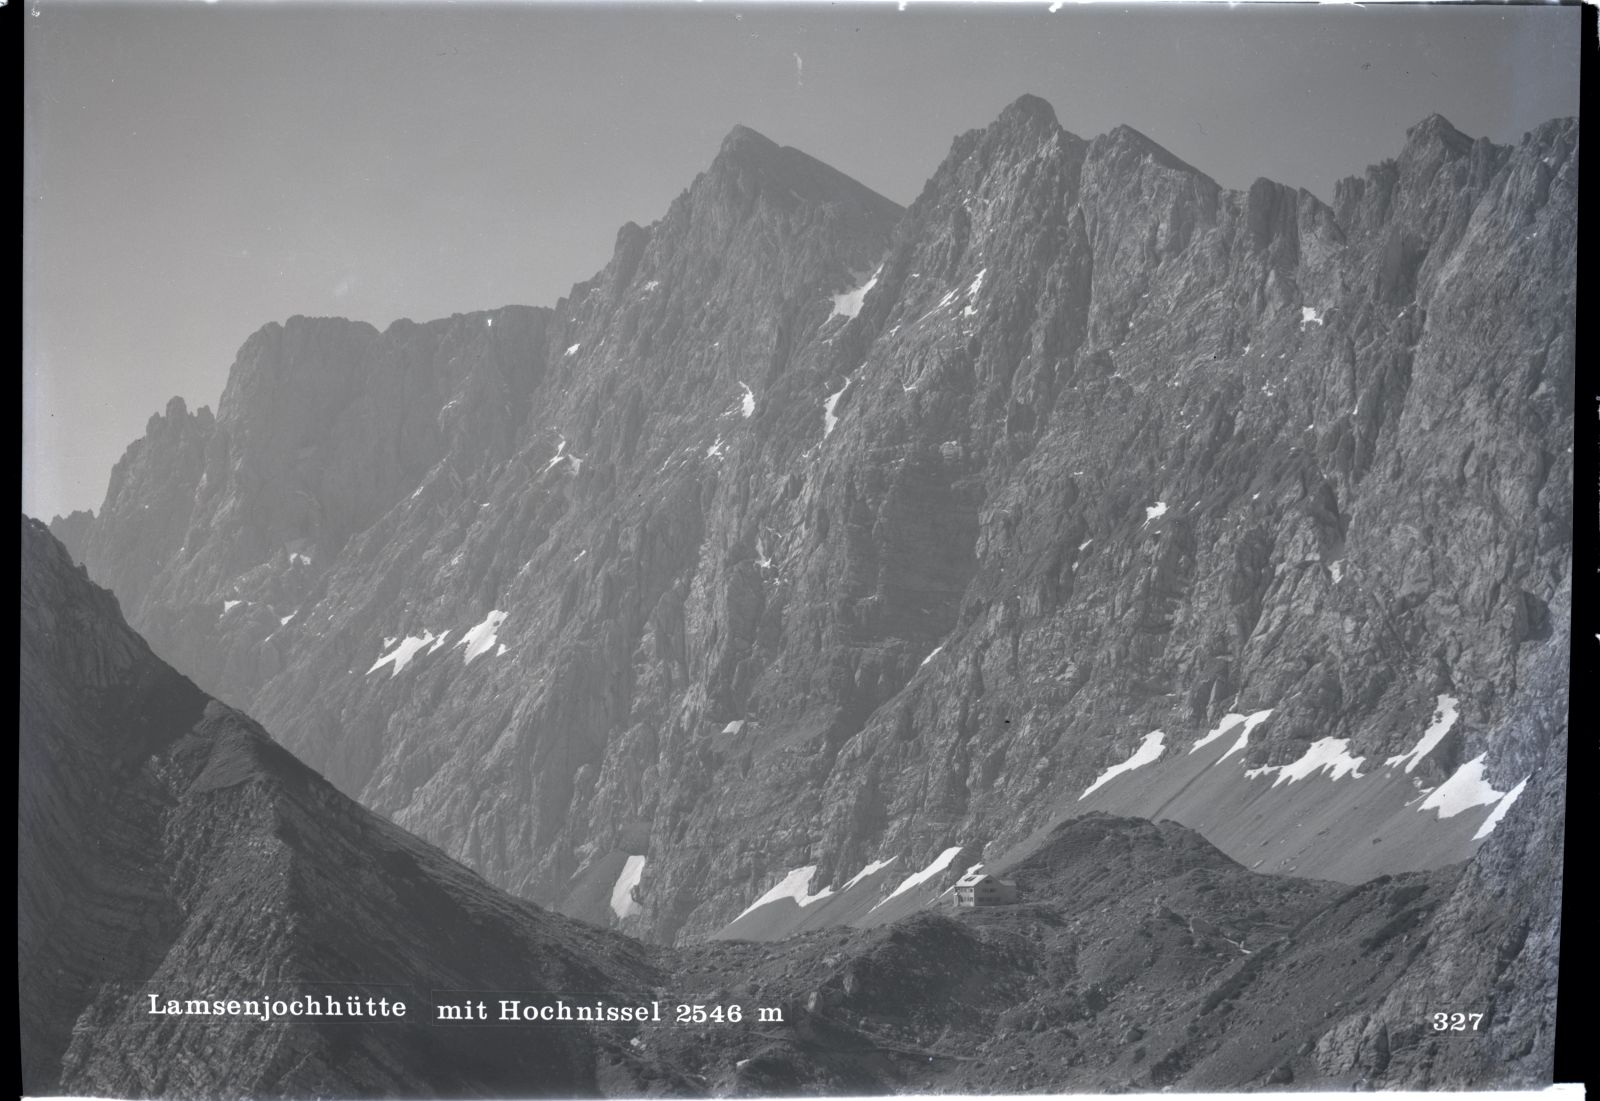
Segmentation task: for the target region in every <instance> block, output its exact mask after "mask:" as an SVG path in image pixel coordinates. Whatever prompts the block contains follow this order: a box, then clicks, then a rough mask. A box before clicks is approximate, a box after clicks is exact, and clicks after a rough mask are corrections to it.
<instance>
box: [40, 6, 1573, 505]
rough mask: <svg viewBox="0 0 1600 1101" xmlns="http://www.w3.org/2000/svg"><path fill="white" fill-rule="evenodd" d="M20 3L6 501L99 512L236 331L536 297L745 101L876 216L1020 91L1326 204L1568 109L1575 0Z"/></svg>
mask: <svg viewBox="0 0 1600 1101" xmlns="http://www.w3.org/2000/svg"><path fill="white" fill-rule="evenodd" d="M31 14H32V16H33V17H32V18H29V19H26V20H25V21H24V22H25V24H26V36H25V50H26V53H25V62H26V66H27V73H26V90H27V104H26V112H27V114H26V125H27V131H26V138H25V144H26V153H27V160H26V162H25V230H26V261H25V263H26V268H25V286H24V310H23V313H24V348H23V351H24V368H23V385H24V412H23V430H24V444H23V508H24V510H25V511H27V512H29V513H31V514H33V515H37V516H41V517H44V518H49V516H50V515H51V514H53V513H56V512H65V511H67V510H68V509H71V508H88V507H93V508H98V507H99V505H100V500H101V498H102V497H103V496H104V493H105V487H106V479H107V476H108V475H109V473H110V469H111V465H112V464H113V463H114V462H115V461H116V460H117V458H118V457H119V456H120V455H121V454H122V451H123V449H124V448H125V447H126V446H127V445H128V444H129V443H130V442H131V441H132V440H133V439H134V438H135V437H136V436H138V435H140V434H141V433H142V432H143V430H144V423H145V421H146V419H147V418H148V417H149V415H150V414H151V413H153V412H156V411H158V410H159V409H161V408H162V407H163V406H164V405H165V403H166V400H167V398H169V397H170V396H171V395H173V394H181V395H183V397H184V398H185V399H187V400H188V402H189V404H190V407H191V408H193V407H196V406H199V405H202V404H209V405H211V406H212V407H213V408H215V404H216V400H217V398H218V396H219V395H220V394H221V392H222V386H223V383H224V381H225V380H226V377H227V371H228V368H229V366H230V365H231V364H232V362H233V356H234V353H235V351H236V350H237V349H238V347H239V345H240V344H242V343H243V341H244V339H245V338H246V337H247V336H248V335H249V334H250V333H252V332H253V331H255V330H256V329H257V328H259V327H260V326H261V325H262V324H264V323H266V322H268V321H273V320H282V319H284V318H287V317H288V316H290V315H292V314H297V313H301V314H311V315H326V314H337V315H342V316H346V317H355V318H361V319H364V320H367V321H370V322H372V323H373V324H375V325H377V326H378V327H380V328H382V327H384V326H386V325H387V324H388V323H389V322H390V321H393V320H394V319H396V318H400V317H410V318H412V319H415V320H425V319H428V318H434V317H441V316H446V315H448V314H450V313H452V312H456V311H466V310H473V309H483V308H489V307H494V306H500V305H506V304H509V303H527V304H531V305H547V304H552V303H554V301H555V299H556V298H558V297H559V296H560V295H562V294H564V293H565V292H566V291H567V290H568V288H570V287H571V285H572V284H573V283H575V282H578V281H580V280H582V279H585V278H587V277H588V276H589V275H591V274H592V273H593V272H594V271H595V270H596V269H597V268H599V267H600V266H601V265H602V264H604V263H605V261H606V259H607V258H608V257H609V255H610V251H611V246H612V244H613V242H614V240H615V236H616V230H617V228H618V226H619V225H621V224H622V223H623V222H624V221H628V220H633V221H636V222H639V223H641V224H648V223H649V222H652V221H654V220H655V219H656V218H658V217H660V216H661V214H663V213H664V212H665V210H666V207H667V205H668V203H670V202H671V200H672V199H673V197H674V196H675V195H677V194H678V193H679V192H680V191H682V190H683V189H684V188H685V187H687V186H688V184H689V183H690V181H691V180H692V179H693V178H694V176H695V174H696V173H697V172H699V171H700V170H702V169H703V168H704V167H705V166H706V165H707V164H708V163H709V162H710V160H711V158H712V157H713V156H714V155H715V153H716V150H717V146H718V145H719V143H720V142H721V139H722V137H723V135H724V134H725V133H726V132H727V131H728V129H729V128H730V127H732V126H733V125H734V124H735V123H739V122H742V123H744V124H746V125H749V126H752V127H754V128H755V129H757V130H759V131H761V132H762V133H764V134H766V135H767V136H768V137H770V138H772V139H773V140H775V141H778V142H780V143H782V144H785V145H793V146H796V147H797V148H800V149H803V150H805V151H806V152H808V153H810V154H812V155H813V156H816V157H818V158H820V159H822V160H824V161H826V162H828V163H830V164H832V165H834V166H835V167H837V168H839V169H840V170H841V171H843V172H846V173H848V174H849V175H851V176H854V177H855V178H857V179H859V180H861V181H862V182H863V183H865V184H867V185H868V186H870V187H873V188H875V189H877V190H878V191H881V192H882V193H884V194H885V195H888V196H889V197H890V198H893V199H895V200H896V201H898V202H901V203H909V202H910V201H911V200H912V199H913V198H915V197H916V195H917V193H918V192H919V191H920V190H921V187H922V184H923V182H924V181H925V180H926V179H927V177H928V176H929V175H931V174H932V172H933V170H934V168H935V167H937V165H938V163H939V161H940V160H941V159H942V158H943V156H944V154H945V153H946V152H947V151H948V149H949V146H950V142H951V140H952V139H953V138H954V137H955V135H956V134H958V133H960V132H961V131H963V130H967V129H971V128H973V127H979V126H983V125H986V124H987V123H988V122H990V121H991V120H992V119H993V118H994V116H995V115H997V114H998V113H999V111H1000V110H1001V108H1003V107H1004V106H1005V105H1006V104H1007V103H1009V102H1010V101H1012V100H1013V99H1015V98H1016V97H1017V96H1018V95H1020V94H1022V93H1023V92H1033V93H1035V94H1037V95H1040V96H1043V97H1044V98H1045V99H1047V100H1049V101H1050V103H1051V104H1052V105H1053V106H1054V107H1055V109H1056V114H1057V117H1058V118H1059V119H1060V120H1061V124H1062V125H1063V126H1065V127H1066V128H1067V129H1069V130H1071V131H1073V132H1075V133H1077V134H1080V135H1082V136H1084V137H1092V136H1094V135H1095V134H1098V133H1102V132H1104V131H1105V130H1108V129H1110V128H1111V127H1112V126H1115V125H1116V124H1118V123H1121V122H1126V123H1128V124H1130V125H1132V126H1134V127H1136V128H1137V129H1139V130H1142V131H1144V132H1145V133H1146V134H1148V135H1150V136H1151V137H1152V138H1154V139H1155V140H1156V141H1158V142H1160V143H1161V144H1163V145H1165V146H1166V147H1167V148H1168V149H1170V150H1172V151H1173V152H1174V153H1176V154H1177V155H1178V156H1180V157H1183V158H1184V159H1185V160H1188V161H1189V162H1190V163H1192V164H1194V165H1196V166H1197V167H1199V168H1201V169H1202V170H1204V171H1206V172H1208V173H1210V174H1211V175H1212V176H1213V177H1215V178H1216V179H1217V180H1218V181H1220V182H1221V183H1223V184H1224V185H1227V186H1232V187H1239V186H1247V185H1248V184H1249V183H1250V182H1251V181H1252V180H1253V179H1255V178H1256V177H1257V176H1268V177H1270V178H1273V179H1276V180H1280V181H1283V182H1286V183H1291V184H1296V185H1300V186H1304V187H1307V188H1310V189H1311V190H1312V191H1314V192H1316V193H1317V194H1319V195H1321V196H1323V197H1324V198H1326V197H1328V196H1329V194H1330V193H1331V191H1332V187H1333V183H1334V181H1335V180H1336V179H1338V178H1339V177H1341V176H1345V175H1351V174H1357V173H1359V172H1360V171H1362V170H1363V169H1364V168H1365V167H1366V165H1368V164H1370V163H1373V162H1376V161H1378V160H1381V159H1383V158H1385V157H1388V156H1393V155H1394V154H1395V153H1397V152H1398V150H1399V148H1400V143H1401V141H1402V140H1403V136H1404V131H1405V128H1406V127H1407V126H1409V125H1411V124H1412V123H1413V122H1415V121H1416V120H1418V119H1419V118H1421V117H1423V116H1424V115H1426V114H1428V113H1430V112H1433V111H1438V112H1441V113H1443V114H1444V115H1445V116H1446V117H1448V118H1449V119H1450V120H1451V121H1452V122H1454V123H1455V124H1456V125H1457V126H1458V127H1460V128H1461V129H1463V130H1465V131H1466V132H1467V133H1469V134H1471V135H1473V136H1478V135H1488V136H1489V137H1491V138H1493V139H1495V140H1497V141H1510V140H1515V139H1516V138H1517V137H1519V136H1520V135H1521V134H1522V133H1523V132H1524V131H1526V130H1527V129H1529V128H1530V127H1532V126H1534V125H1536V124H1538V123H1539V122H1542V121H1544V120H1545V119H1548V118H1552V117H1555V116H1560V115H1575V114H1576V113H1577V110H1578V46H1579V40H1578V35H1579V33H1580V32H1579V13H1578V10H1577V9H1576V8H1565V9H1555V8H1535V7H1481V8H1461V7H1451V8H1448V9H1444V8H1414V7H1404V8H1400V7H1386V6H1378V7H1366V8H1357V7H1354V6H1344V5H1341V6H1327V5H1314V6H1299V5H1296V6H1291V7H1283V8H1279V7H1268V6H1267V5H1254V4H1252V5H1241V6H1238V7H1232V8H1229V7H1222V6H1210V5H1206V6H1204V7H1203V9H1202V8H1201V7H1200V6H1186V7H1185V8H1182V9H1175V8H1172V7H1157V6H1142V7H1133V8H1129V7H1123V6H1115V7H1114V6H1112V5H1109V4H1106V5H1093V6H1087V7H1081V6H1077V5H1075V4H1073V3H1071V2H1070V0H1069V3H1068V4H1067V5H1066V6H1064V7H1063V8H1062V9H1061V10H1060V11H1057V12H1055V13H1050V12H1048V11H1047V4H1046V3H1044V2H1040V3H1037V4H1028V5H1007V6H998V5H991V6H989V7H987V8H984V9H976V8H966V7H956V6H954V5H935V6H926V5H919V4H917V3H916V2H915V0H913V2H912V3H911V4H910V6H909V7H908V8H907V10H905V11H903V12H902V11H897V10H896V7H895V5H894V4H893V3H880V4H873V5H870V6H869V5H865V4H848V3H841V4H835V5H832V6H829V7H799V6H795V5H774V4H770V3H769V4H760V5H736V4H730V3H720V4H719V3H707V4H703V5H692V6H688V7H677V6H672V7H667V6H662V5H657V6H655V7H653V8H650V9H644V8H630V7H623V6H620V5H614V4H613V5H599V4H591V5H589V6H587V7H584V8H581V9H580V8H577V7H572V6H556V5H542V6H512V5H501V6H469V5H462V4H455V5H450V6H448V7H445V6H435V5H422V4H413V5H406V6H389V5H379V4H370V3H369V4H365V5H361V6H356V5H344V6H334V5H325V4H318V5H308V4H293V5H290V4H281V5H276V6H267V5H259V6H258V5H249V6H246V5H241V4H234V3H230V2H223V3H219V4H206V5H200V4H184V5H181V6H180V5H164V6H146V5H133V4H119V5H116V6H90V5H88V4H84V3H65V2H62V0H57V2H55V3H52V2H51V0H36V2H34V6H33V8H32V9H31Z"/></svg>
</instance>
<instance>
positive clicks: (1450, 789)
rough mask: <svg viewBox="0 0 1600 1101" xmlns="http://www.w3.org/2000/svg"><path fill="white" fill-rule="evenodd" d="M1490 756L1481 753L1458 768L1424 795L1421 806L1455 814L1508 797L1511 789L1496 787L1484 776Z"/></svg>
mask: <svg viewBox="0 0 1600 1101" xmlns="http://www.w3.org/2000/svg"><path fill="white" fill-rule="evenodd" d="M1486 756H1487V754H1484V753H1480V754H1478V755H1477V756H1476V757H1474V758H1473V759H1472V760H1470V761H1468V762H1467V763H1466V764H1464V765H1462V766H1461V767H1460V768H1458V769H1456V770H1455V772H1454V773H1453V774H1451V776H1450V779H1448V780H1446V781H1445V782H1444V783H1442V784H1440V785H1439V786H1438V787H1436V788H1434V789H1433V794H1432V795H1430V796H1428V797H1427V798H1426V799H1424V800H1423V801H1422V806H1420V807H1418V808H1417V809H1418V810H1436V811H1438V812H1439V817H1440V818H1441V819H1444V818H1454V817H1455V816H1456V815H1458V814H1460V813H1461V812H1462V811H1464V810H1469V809H1471V808H1472V807H1481V806H1486V805H1488V804H1489V803H1495V802H1498V801H1500V800H1502V799H1504V798H1505V797H1506V796H1507V795H1509V794H1510V792H1505V791H1496V790H1494V788H1493V787H1491V786H1490V785H1489V782H1488V781H1487V780H1485V779H1484V778H1483V759H1484V757H1486ZM1497 809H1498V808H1497ZM1507 809H1508V810H1509V809H1510V807H1509V806H1508V807H1507Z"/></svg>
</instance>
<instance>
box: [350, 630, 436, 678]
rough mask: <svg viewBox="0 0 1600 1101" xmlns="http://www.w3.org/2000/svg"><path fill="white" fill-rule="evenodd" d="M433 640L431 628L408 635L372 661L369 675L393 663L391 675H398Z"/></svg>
mask: <svg viewBox="0 0 1600 1101" xmlns="http://www.w3.org/2000/svg"><path fill="white" fill-rule="evenodd" d="M433 641H434V635H433V632H432V631H429V630H424V631H423V632H422V633H421V634H420V635H407V636H406V637H405V638H404V639H402V640H401V641H400V644H399V645H398V646H396V647H395V648H394V649H393V650H391V651H390V652H389V653H387V654H384V655H383V656H382V657H380V658H379V659H378V660H377V661H375V662H373V663H372V667H371V668H370V669H368V670H367V676H369V677H370V676H371V675H372V674H373V673H376V672H377V671H378V670H379V669H382V668H383V667H384V666H385V665H393V666H394V668H393V670H392V671H391V672H390V673H389V676H390V677H391V678H394V677H398V676H399V675H400V671H401V670H402V669H404V668H405V667H406V666H407V665H409V664H411V659H412V658H414V657H416V656H417V652H418V651H419V650H421V649H422V648H423V647H424V646H426V645H428V644H429V643H430V642H433ZM429 652H430V653H431V652H432V651H429Z"/></svg>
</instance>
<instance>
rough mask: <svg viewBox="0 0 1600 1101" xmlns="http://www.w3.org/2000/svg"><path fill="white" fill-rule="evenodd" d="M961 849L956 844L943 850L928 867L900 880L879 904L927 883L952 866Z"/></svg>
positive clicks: (874, 908) (875, 907)
mask: <svg viewBox="0 0 1600 1101" xmlns="http://www.w3.org/2000/svg"><path fill="white" fill-rule="evenodd" d="M960 851H961V846H960V845H956V846H955V847H954V848H949V849H946V850H945V851H944V852H942V853H940V854H939V855H938V856H936V857H934V859H933V863H932V864H929V865H928V866H927V867H926V868H924V869H922V871H920V872H913V873H912V874H911V875H908V876H906V877H905V878H904V879H902V880H901V881H900V886H898V887H896V888H895V889H894V890H892V891H890V892H889V893H888V895H886V896H885V897H884V899H883V902H879V903H878V906H882V905H883V903H884V902H888V901H889V899H891V898H894V897H895V896H896V895H903V894H905V893H906V892H907V891H909V890H911V888H913V887H915V886H917V885H918V884H921V883H926V882H927V881H928V880H930V879H932V878H933V877H934V876H936V875H938V874H939V873H940V872H942V871H944V870H945V869H946V868H948V867H949V866H950V861H952V860H954V859H955V858H956V853H958V852H960ZM878 906H874V907H873V908H872V909H873V910H876V909H877V908H878ZM871 912H872V911H871V910H869V911H868V913H871Z"/></svg>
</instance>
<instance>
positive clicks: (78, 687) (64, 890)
mask: <svg viewBox="0 0 1600 1101" xmlns="http://www.w3.org/2000/svg"><path fill="white" fill-rule="evenodd" d="M22 579H23V585H22V634H21V744H20V747H19V750H20V761H21V764H22V768H23V772H24V775H25V777H26V781H27V782H26V783H24V784H23V785H22V787H21V788H20V789H19V799H20V801H19V804H18V813H17V827H18V847H17V858H18V873H19V874H18V883H17V888H18V891H17V918H18V940H17V963H18V978H19V981H18V992H19V998H20V1003H19V1005H20V1010H21V1014H20V1016H21V1020H22V1022H23V1023H22V1033H21V1051H22V1069H23V1078H24V1083H25V1087H24V1088H25V1090H26V1092H28V1093H30V1094H35V1095H41V1094H51V1093H58V1092H59V1093H70V1094H74V1095H81V1096H102V1095H103V1096H118V1097H304V1096H310V1095H314V1094H333V1095H338V1096H345V1097H361V1096H385V1097H393V1096H426V1097H451V1096H482V1095H484V1094H502V1095H518V1096H525V1095H529V1094H539V1095H551V1094H553V1095H558V1096H577V1095H582V1094H586V1093H593V1092H595V1091H596V1089H597V1088H598V1087H597V1085H596V1080H597V1079H596V1075H597V1073H598V1071H597V1067H600V1066H602V1065H607V1064H608V1063H614V1062H616V1060H617V1059H621V1060H623V1061H626V1055H625V1054H619V1055H617V1056H615V1057H612V1056H608V1055H607V1054H606V1050H607V1049H608V1047H610V1048H621V1047H623V1046H624V1042H623V1039H622V1038H620V1037H615V1036H612V1037H608V1035H607V1033H606V1031H605V1030H604V1029H601V1030H598V1031H595V1032H591V1033H575V1032H573V1031H571V1030H565V1031H561V1032H559V1033H547V1034H546V1035H545V1036H544V1037H543V1038H542V1040H541V1042H540V1043H538V1044H529V1043H528V1042H527V1041H526V1038H525V1037H523V1036H522V1035H520V1034H519V1033H518V1032H517V1031H516V1030H512V1031H511V1032H509V1033H508V1032H507V1030H505V1029H489V1028H479V1029H466V1028H456V1029H453V1030H452V1029H448V1028H441V1027H440V1026H439V1025H437V1024H436V1023H435V1022H434V1021H433V1020H432V1010H433V1002H432V998H433V995H434V994H435V992H438V991H450V990H465V989H478V990H507V989H522V990H528V991H537V990H547V991H548V990H607V991H615V992H617V994H624V993H626V992H628V991H636V992H637V991H645V990H648V989H650V988H651V987H652V986H653V984H654V982H655V981H657V980H658V978H659V974H658V972H657V971H656V970H655V968H654V967H653V966H652V965H651V964H650V963H649V962H648V961H647V960H646V959H645V957H644V955H643V953H642V952H641V951H640V950H639V948H638V946H637V945H634V944H632V943H631V942H628V941H626V940H624V939H623V938H621V937H618V936H615V935H597V934H596V932H595V931H593V930H588V929H585V928H583V927H581V926H579V925H578V924H577V923H576V922H572V921H570V920H568V919H565V918H561V917H558V916H555V915H551V914H547V913H544V912H541V911H539V910H537V909H536V908H534V907H532V906H530V905H528V904H526V903H522V902H518V901H516V900H513V899H511V898H510V897H508V896H506V895H503V894H501V893H500V892H498V891H496V890H494V889H493V888H491V887H489V886H488V885H487V884H485V883H484V882H483V881H482V880H481V879H479V878H478V877H477V876H476V875H474V874H473V873H472V872H470V871H468V870H467V869H465V868H463V867H461V866H460V865H459V864H456V863H455V862H454V861H452V860H450V859H448V858H447V857H445V856H444V855H443V854H441V853H439V852H437V851H436V850H433V849H431V848H429V847H428V846H426V845H424V844H422V843H420V842H418V841H417V840H416V839H415V838H412V837H410V836H408V835H406V834H405V833H404V832H402V831H401V830H399V829H396V828H395V827H394V826H393V825H391V824H389V823H388V822H386V821H384V820H382V819H380V818H378V817H376V816H375V815H373V814H371V813H369V812H367V811H364V810H362V809H361V808H360V807H358V806H356V805H355V804H354V803H352V802H351V801H350V800H348V799H346V798H345V797H344V796H342V795H339V794H338V793H337V792H336V791H334V789H333V788H332V787H331V786H330V785H329V784H327V783H326V782H325V781H324V780H322V779H321V778H320V777H318V776H317V775H315V774H314V773H312V772H311V771H310V770H309V769H307V768H306V767H305V766H303V765H301V764H300V763H299V762H298V761H295V760H294V759H293V758H292V757H290V756H289V755H288V754H287V753H285V752H284V751H283V750H282V749H281V748H279V747H278V746H277V745H276V744H274V743H273V742H272V741H271V740H270V739H269V738H268V737H267V736H266V735H265V734H264V733H263V732H262V731H261V729H260V728H259V727H258V726H256V724H255V723H253V722H252V721H251V720H249V719H248V718H246V717H245V716H243V715H241V714H239V713H238V712H235V711H233V710H231V709H229V708H227V707H225V706H223V705H221V704H219V703H217V702H216V701H215V700H211V699H209V698H207V697H206V696H205V695H204V694H203V693H202V692H201V691H200V690H199V689H198V688H196V687H195V686H194V685H193V684H192V683H191V682H189V681H188V680H187V679H186V678H184V677H182V676H181V675H179V674H178V673H176V672H174V671H173V670H172V669H171V668H170V667H168V666H166V665H165V664H164V663H162V662H161V661H160V660H158V659H157V658H156V657H155V656H154V655H153V654H152V653H151V652H150V650H149V648H148V647H147V646H145V644H144V643H143V641H142V640H141V639H140V638H139V637H138V636H137V635H135V634H134V633H133V632H132V631H130V630H129V629H128V627H127V626H126V625H125V624H124V623H123V622H122V619H121V616H120V614H119V612H118V609H117V604H116V601H115V599H114V598H113V597H112V596H111V595H110V594H109V593H108V592H106V591H105V590H103V589H99V588H97V587H95V586H94V585H92V584H90V583H89V582H88V580H87V579H86V578H85V577H84V576H83V574H82V571H81V569H78V568H75V567H74V566H73V565H72V563H71V561H70V560H69V559H68V557H67V555H66V553H65V551H64V550H63V548H62V547H61V546H60V544H59V543H56V542H55V541H54V540H53V539H51V537H50V536H49V535H48V533H47V532H46V530H45V528H44V526H43V525H42V524H38V523H37V522H34V521H30V520H27V519H24V520H23V524H22ZM151 994H155V995H158V1000H159V1002H160V1004H162V1005H163V1006H164V1005H165V1004H166V1002H167V1000H168V999H169V998H171V999H177V1000H179V1001H187V1000H189V999H201V1000H204V1001H207V1002H208V1003H209V1001H210V1000H212V999H224V1000H226V999H252V998H256V999H259V998H278V999H285V1000H287V999H293V998H304V997H306V996H308V995H311V996H320V995H332V996H334V997H335V998H336V1000H340V1001H341V1002H342V1001H343V999H345V998H347V997H348V996H351V995H357V996H362V995H366V996H372V997H378V996H384V997H387V998H389V999H393V1000H401V1001H406V1002H408V1003H409V1004H408V1008H409V1010H410V1015H409V1019H407V1020H397V1019H393V1018H388V1019H384V1020H381V1021H380V1020H373V1019H367V1020H362V1021H360V1022H354V1021H351V1020H348V1019H345V1020H334V1019H328V1018H324V1019H309V1018H300V1019H287V1020H272V1021H265V1020H258V1019H248V1018H240V1017H237V1016H234V1017H228V1016H209V1015H208V1016H192V1015H185V1016H181V1017H177V1018H172V1017H166V1016H159V1015H152V1014H151V1012H150V1008H149V1005H148V1004H147V1000H148V997H149V996H150V995H151Z"/></svg>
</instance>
